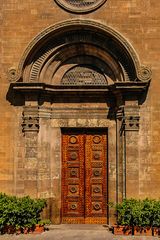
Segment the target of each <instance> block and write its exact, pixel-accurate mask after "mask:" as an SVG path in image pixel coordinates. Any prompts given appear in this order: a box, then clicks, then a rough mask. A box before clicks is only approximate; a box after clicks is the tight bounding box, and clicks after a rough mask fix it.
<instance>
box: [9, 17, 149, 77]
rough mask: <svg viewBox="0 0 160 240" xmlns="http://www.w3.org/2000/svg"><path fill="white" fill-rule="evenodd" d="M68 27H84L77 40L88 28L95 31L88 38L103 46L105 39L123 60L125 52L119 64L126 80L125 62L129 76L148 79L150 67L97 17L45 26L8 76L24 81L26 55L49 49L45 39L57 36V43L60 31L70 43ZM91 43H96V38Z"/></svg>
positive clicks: (75, 28)
mask: <svg viewBox="0 0 160 240" xmlns="http://www.w3.org/2000/svg"><path fill="white" fill-rule="evenodd" d="M71 30H72V32H73V30H74V31H75V33H77V32H78V31H82V32H83V31H84V30H85V31H86V34H84V36H81V37H80V38H79V39H80V40H78V39H77V41H82V42H85V41H86V39H87V38H88V36H89V35H88V34H87V33H89V32H90V31H91V32H93V33H95V35H96V37H92V38H90V41H91V39H92V42H93V39H94V41H95V40H96V39H97V40H98V41H99V46H100V47H104V48H105V46H103V45H105V44H106V42H107V46H108V48H109V49H110V50H111V49H112V50H113V49H116V54H117V56H119V57H118V58H119V61H120V62H121V61H122V58H124V57H125V56H126V59H124V60H123V64H122V68H124V75H126V80H127V79H128V76H127V74H126V72H127V71H126V69H125V68H126V67H127V66H128V67H129V66H130V69H132V70H133V75H134V74H135V76H132V78H133V79H131V80H132V81H136V80H137V81H148V80H150V79H151V71H150V70H149V69H148V68H147V67H144V66H141V64H140V61H139V58H138V56H137V54H136V51H135V50H134V48H133V47H132V46H131V44H130V43H129V42H128V41H127V40H126V39H125V38H124V37H123V36H122V35H121V34H120V33H119V32H117V31H115V30H114V29H112V28H111V27H108V26H105V25H103V24H101V23H99V22H97V21H93V20H84V19H74V20H73V19H70V20H67V21H64V22H60V23H57V24H55V25H53V26H50V27H48V28H47V29H45V30H44V31H42V32H41V33H40V34H38V36H36V37H35V38H34V39H33V40H32V41H31V43H30V44H29V45H28V47H27V48H26V50H25V52H24V54H23V56H22V58H21V60H20V63H19V66H18V69H17V71H14V72H12V71H11V74H10V80H11V81H13V79H14V81H19V80H20V81H23V71H24V69H25V66H26V65H27V61H28V59H30V56H31V55H32V56H34V58H35V56H36V54H38V53H39V52H40V51H39V49H46V51H47V50H48V51H49V52H50V51H51V49H48V46H49V42H48V41H51V42H52V43H53V42H54V43H56V38H58V43H59V44H60V39H62V38H61V37H62V35H63V34H66V36H65V39H66V38H67V39H68V43H69V41H71V39H74V38H73V36H70V37H69V35H67V34H68V33H69V32H71ZM59 35H61V37H59ZM46 39H48V41H46ZM104 39H105V40H104ZM107 39H108V40H107ZM44 40H45V41H44ZM87 41H88V40H87ZM70 43H71V42H70ZM93 43H94V44H95V42H93ZM45 44H46V45H45ZM71 44H72V43H71ZM61 46H62V45H61ZM37 49H38V50H37ZM45 54H46V53H45V52H44V55H45ZM113 55H115V54H113ZM45 56H46V55H45ZM30 60H31V59H30ZM37 60H38V59H37ZM131 66H132V67H131ZM134 72H135V73H134Z"/></svg>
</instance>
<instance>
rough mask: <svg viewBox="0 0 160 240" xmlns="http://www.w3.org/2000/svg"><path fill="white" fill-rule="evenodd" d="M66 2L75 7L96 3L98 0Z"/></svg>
mask: <svg viewBox="0 0 160 240" xmlns="http://www.w3.org/2000/svg"><path fill="white" fill-rule="evenodd" d="M66 2H67V3H68V4H70V5H72V6H75V7H88V6H92V5H94V4H96V3H98V2H99V1H98V0H68V1H66Z"/></svg>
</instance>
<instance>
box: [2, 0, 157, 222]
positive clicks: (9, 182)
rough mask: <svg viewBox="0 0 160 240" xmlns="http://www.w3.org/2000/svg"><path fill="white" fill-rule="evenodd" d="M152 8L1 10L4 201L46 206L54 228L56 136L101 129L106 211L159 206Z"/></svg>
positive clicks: (24, 6) (149, 4) (108, 4)
mask: <svg viewBox="0 0 160 240" xmlns="http://www.w3.org/2000/svg"><path fill="white" fill-rule="evenodd" d="M63 2H65V1H63ZM99 2H100V1H99ZM158 5H160V3H159V2H157V1H155V0H146V1H140V0H134V1H133V0H132V1H131V0H124V1H117V0H108V1H103V4H102V5H99V7H98V8H97V9H91V10H93V11H87V12H83V13H82V12H77V11H76V12H72V11H66V9H64V8H63V6H61V5H58V4H57V2H56V1H51V0H47V1H41V0H40V1H38V2H37V1H31V2H29V3H28V2H25V1H18V0H14V1H11V0H6V1H5V3H2V13H1V26H2V27H1V43H0V45H1V61H0V71H1V75H0V78H1V91H0V116H1V117H0V126H1V127H0V129H1V130H0V136H1V137H0V141H1V144H0V166H1V171H0V186H1V187H0V191H2V192H6V193H8V194H15V195H18V196H23V195H28V194H29V195H31V196H32V197H43V198H46V199H47V200H48V209H47V210H46V212H45V213H44V214H45V215H46V216H47V217H49V218H51V220H52V221H53V223H60V222H61V219H60V211H61V155H62V149H61V129H62V128H105V129H106V128H107V129H108V159H107V170H108V201H114V202H116V201H121V199H122V198H124V197H137V198H144V197H152V198H153V197H154V198H159V197H160V194H159V192H160V174H159V170H160V160H159V156H160V152H159V146H160V144H159V140H160V139H159V135H160V127H159V115H160V100H159V91H160V88H159V78H160V76H159V75H160V74H159V72H160V66H159V61H158V57H159V51H160V47H159V40H160V39H159V38H160V36H159V27H160V25H159V20H160V15H159V7H160V6H158ZM91 65H92V66H91ZM76 66H79V67H83V77H82V75H81V74H80V73H81V72H82V70H81V68H80V70H78V72H77V70H75V69H74V67H76ZM79 72H80V73H79ZM88 72H89V74H88ZM95 72H97V73H98V74H97V75H96V74H95ZM151 72H152V73H151ZM72 75H74V76H75V79H77V78H78V77H79V84H78V85H76V83H75V85H74V86H71V85H72V84H71V85H70V83H69V82H68V84H66V79H67V77H66V76H72ZM90 76H92V77H90ZM93 76H98V77H97V78H96V77H95V79H101V81H100V83H99V84H98V85H96V84H94V83H95V82H96V80H95V81H93ZM82 78H83V80H82ZM91 78H92V80H91ZM105 79H107V80H106V81H107V82H106V84H105ZM63 80H64V81H63ZM75 81H76V80H75ZM80 83H81V84H80ZM85 84H86V85H85ZM108 216H109V217H108V219H109V218H110V219H112V212H110V214H109V215H108Z"/></svg>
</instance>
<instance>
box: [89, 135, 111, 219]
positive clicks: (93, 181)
mask: <svg viewBox="0 0 160 240" xmlns="http://www.w3.org/2000/svg"><path fill="white" fill-rule="evenodd" d="M85 138H86V142H85V173H86V174H85V222H86V223H106V214H107V212H106V201H107V200H106V190H107V184H106V183H107V181H106V146H107V142H106V135H104V134H102V133H101V132H98V133H97V134H96V133H94V132H93V133H92V134H91V133H88V134H87V135H86V136H85Z"/></svg>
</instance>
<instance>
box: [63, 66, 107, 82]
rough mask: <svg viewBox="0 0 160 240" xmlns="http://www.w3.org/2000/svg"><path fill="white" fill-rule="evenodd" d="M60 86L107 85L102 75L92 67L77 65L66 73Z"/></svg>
mask: <svg viewBox="0 0 160 240" xmlns="http://www.w3.org/2000/svg"><path fill="white" fill-rule="evenodd" d="M61 84H62V85H107V79H106V77H105V76H104V75H103V73H102V72H101V71H100V70H99V69H97V68H95V67H92V66H86V65H78V66H76V67H73V68H71V69H70V70H69V71H68V72H66V73H65V74H64V76H63V78H62V81H61Z"/></svg>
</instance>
